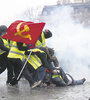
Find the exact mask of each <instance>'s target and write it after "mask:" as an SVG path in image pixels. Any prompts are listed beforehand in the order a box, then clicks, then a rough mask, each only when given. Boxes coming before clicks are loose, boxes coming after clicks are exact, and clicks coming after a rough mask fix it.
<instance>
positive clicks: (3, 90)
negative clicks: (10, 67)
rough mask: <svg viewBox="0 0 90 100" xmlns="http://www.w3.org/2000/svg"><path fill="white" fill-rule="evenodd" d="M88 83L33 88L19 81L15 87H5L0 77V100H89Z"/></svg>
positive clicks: (89, 85)
mask: <svg viewBox="0 0 90 100" xmlns="http://www.w3.org/2000/svg"><path fill="white" fill-rule="evenodd" d="M89 98H90V82H85V84H83V85H78V86H68V87H55V88H51V87H48V88H40V87H37V88H34V89H31V88H30V87H29V84H28V82H27V81H26V80H21V81H19V84H18V86H17V87H10V86H8V85H6V79H5V77H1V76H0V100H89Z"/></svg>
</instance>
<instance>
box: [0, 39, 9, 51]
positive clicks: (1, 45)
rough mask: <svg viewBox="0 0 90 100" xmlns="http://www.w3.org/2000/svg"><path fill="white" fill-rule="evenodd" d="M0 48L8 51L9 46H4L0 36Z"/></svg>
mask: <svg viewBox="0 0 90 100" xmlns="http://www.w3.org/2000/svg"><path fill="white" fill-rule="evenodd" d="M0 49H1V50H3V51H6V52H9V48H7V47H6V46H4V43H3V41H2V39H1V38H0Z"/></svg>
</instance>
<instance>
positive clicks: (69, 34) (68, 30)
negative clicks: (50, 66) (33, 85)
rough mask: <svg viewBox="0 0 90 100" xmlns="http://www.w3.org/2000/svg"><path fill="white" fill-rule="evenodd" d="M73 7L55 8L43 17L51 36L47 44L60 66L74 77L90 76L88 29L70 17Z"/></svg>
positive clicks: (89, 33) (89, 32)
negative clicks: (53, 51) (54, 53)
mask: <svg viewBox="0 0 90 100" xmlns="http://www.w3.org/2000/svg"><path fill="white" fill-rule="evenodd" d="M72 13H73V8H71V7H68V6H65V7H61V8H56V9H55V10H53V11H52V12H51V14H50V15H47V16H45V17H44V19H43V21H45V22H46V27H45V28H48V29H50V30H51V31H52V33H53V37H52V38H51V39H49V40H47V45H48V46H50V47H53V48H54V49H55V52H56V56H57V57H58V60H59V62H60V66H62V67H63V69H64V70H65V71H66V72H68V73H70V74H71V75H72V76H74V77H75V78H82V77H86V78H87V79H88V80H89V76H90V61H89V59H90V29H88V28H85V27H83V25H82V24H79V23H75V21H74V19H73V18H72V17H71V14H72Z"/></svg>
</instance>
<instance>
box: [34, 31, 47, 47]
mask: <svg viewBox="0 0 90 100" xmlns="http://www.w3.org/2000/svg"><path fill="white" fill-rule="evenodd" d="M41 38H42V42H40V41H39V40H37V42H36V44H35V47H37V48H39V47H46V43H45V35H44V33H43V32H42V33H41Z"/></svg>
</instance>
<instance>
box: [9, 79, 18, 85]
mask: <svg viewBox="0 0 90 100" xmlns="http://www.w3.org/2000/svg"><path fill="white" fill-rule="evenodd" d="M17 83H18V80H17V79H16V78H13V79H12V81H11V82H10V84H11V85H16V84H17Z"/></svg>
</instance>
